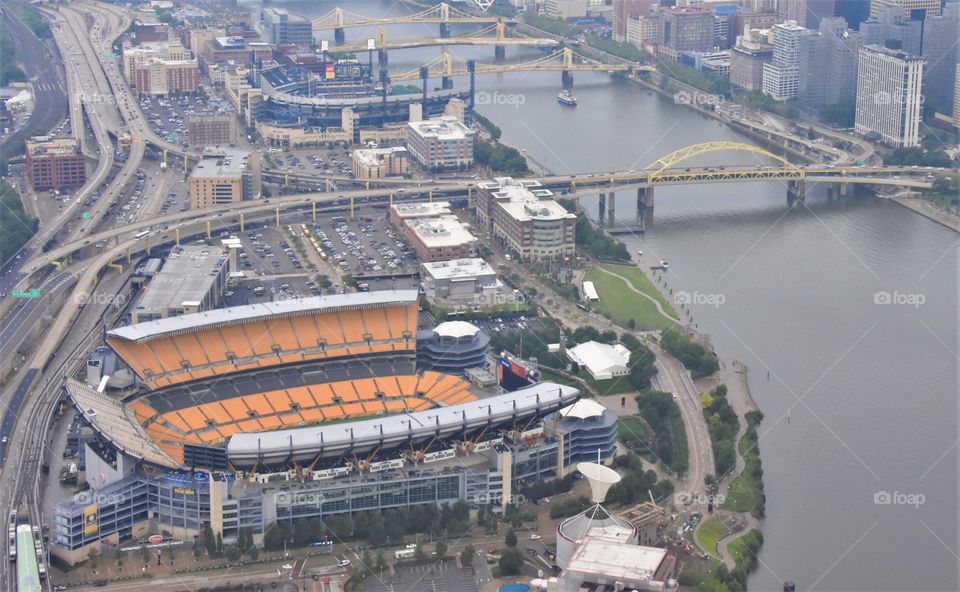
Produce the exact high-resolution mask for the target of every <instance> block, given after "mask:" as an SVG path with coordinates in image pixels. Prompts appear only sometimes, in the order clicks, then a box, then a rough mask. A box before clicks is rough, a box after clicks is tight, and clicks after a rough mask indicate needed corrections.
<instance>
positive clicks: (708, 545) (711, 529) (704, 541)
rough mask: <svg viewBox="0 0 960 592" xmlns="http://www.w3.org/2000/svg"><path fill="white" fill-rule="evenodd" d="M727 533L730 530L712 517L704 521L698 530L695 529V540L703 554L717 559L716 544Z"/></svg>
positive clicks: (722, 522) (723, 523)
mask: <svg viewBox="0 0 960 592" xmlns="http://www.w3.org/2000/svg"><path fill="white" fill-rule="evenodd" d="M729 533H730V529H729V528H727V525H726V523H725V522H724V521H723V520H721V519H720V518H718V517H716V516H714V517H713V518H708V519H707V520H704V522H703V524H701V525H700V528H699V529H697V540H698V541H699V543H700V547H701V548H702V549H703V551H704V552H706V553H709V554H710V555H712V556H713V557H718V553H717V543H718V542H719V541H720V539H722V538H723V537H725V536H727V534H729Z"/></svg>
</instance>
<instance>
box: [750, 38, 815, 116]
mask: <svg viewBox="0 0 960 592" xmlns="http://www.w3.org/2000/svg"><path fill="white" fill-rule="evenodd" d="M810 34H814V32H813V31H810V30H809V29H806V28H804V27H801V26H800V25H798V24H797V23H796V22H794V21H787V22H785V23H780V24H779V25H775V26H774V27H773V61H771V62H770V63H769V64H764V65H763V94H765V95H770V96H771V97H773V98H774V99H776V100H778V101H787V100H790V99H796V98H797V92H798V88H799V66H800V38H801V37H802V36H804V35H810Z"/></svg>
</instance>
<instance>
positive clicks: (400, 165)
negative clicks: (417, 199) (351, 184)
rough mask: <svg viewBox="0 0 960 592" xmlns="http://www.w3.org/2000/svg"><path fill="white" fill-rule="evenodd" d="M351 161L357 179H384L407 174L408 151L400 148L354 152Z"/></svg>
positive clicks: (368, 149) (366, 149)
mask: <svg viewBox="0 0 960 592" xmlns="http://www.w3.org/2000/svg"><path fill="white" fill-rule="evenodd" d="M350 159H351V162H352V163H353V176H354V178H357V179H383V178H384V177H391V176H394V175H405V174H407V160H408V159H407V149H406V148H403V147H400V146H393V147H390V148H365V149H362V150H354V151H353V153H352V154H351V155H350Z"/></svg>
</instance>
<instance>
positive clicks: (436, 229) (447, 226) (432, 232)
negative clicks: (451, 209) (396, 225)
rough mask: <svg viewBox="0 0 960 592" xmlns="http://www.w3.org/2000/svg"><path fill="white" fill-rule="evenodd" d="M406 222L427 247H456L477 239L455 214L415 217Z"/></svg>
mask: <svg viewBox="0 0 960 592" xmlns="http://www.w3.org/2000/svg"><path fill="white" fill-rule="evenodd" d="M405 223H406V225H407V226H408V227H409V228H410V230H411V231H412V232H413V233H414V234H415V235H417V237H418V238H419V239H420V240H421V241H422V242H423V244H425V245H426V246H427V248H438V247H456V246H459V245H465V244H468V243H472V242H474V241H476V240H477V237H475V236H473V235H472V234H471V233H470V231H469V230H468V228H469V227H468V226H467V225H466V224H464V223H463V222H461V221H460V220H459V219H458V218H457V217H456V216H454V215H447V216H437V217H435V218H414V219H411V220H407V221H406V222H405Z"/></svg>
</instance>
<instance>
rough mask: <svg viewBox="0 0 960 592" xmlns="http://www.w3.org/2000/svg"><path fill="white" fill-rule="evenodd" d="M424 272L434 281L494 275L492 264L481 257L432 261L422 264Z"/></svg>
mask: <svg viewBox="0 0 960 592" xmlns="http://www.w3.org/2000/svg"><path fill="white" fill-rule="evenodd" d="M422 267H423V271H424V272H426V274H427V275H429V276H430V277H431V278H433V279H434V280H439V279H456V278H467V277H476V276H480V275H494V274H495V272H494V270H493V268H492V267H490V264H489V263H487V262H486V261H484V260H483V259H481V258H479V257H469V258H466V259H451V260H450V261H430V262H427V263H423V264H422Z"/></svg>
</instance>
